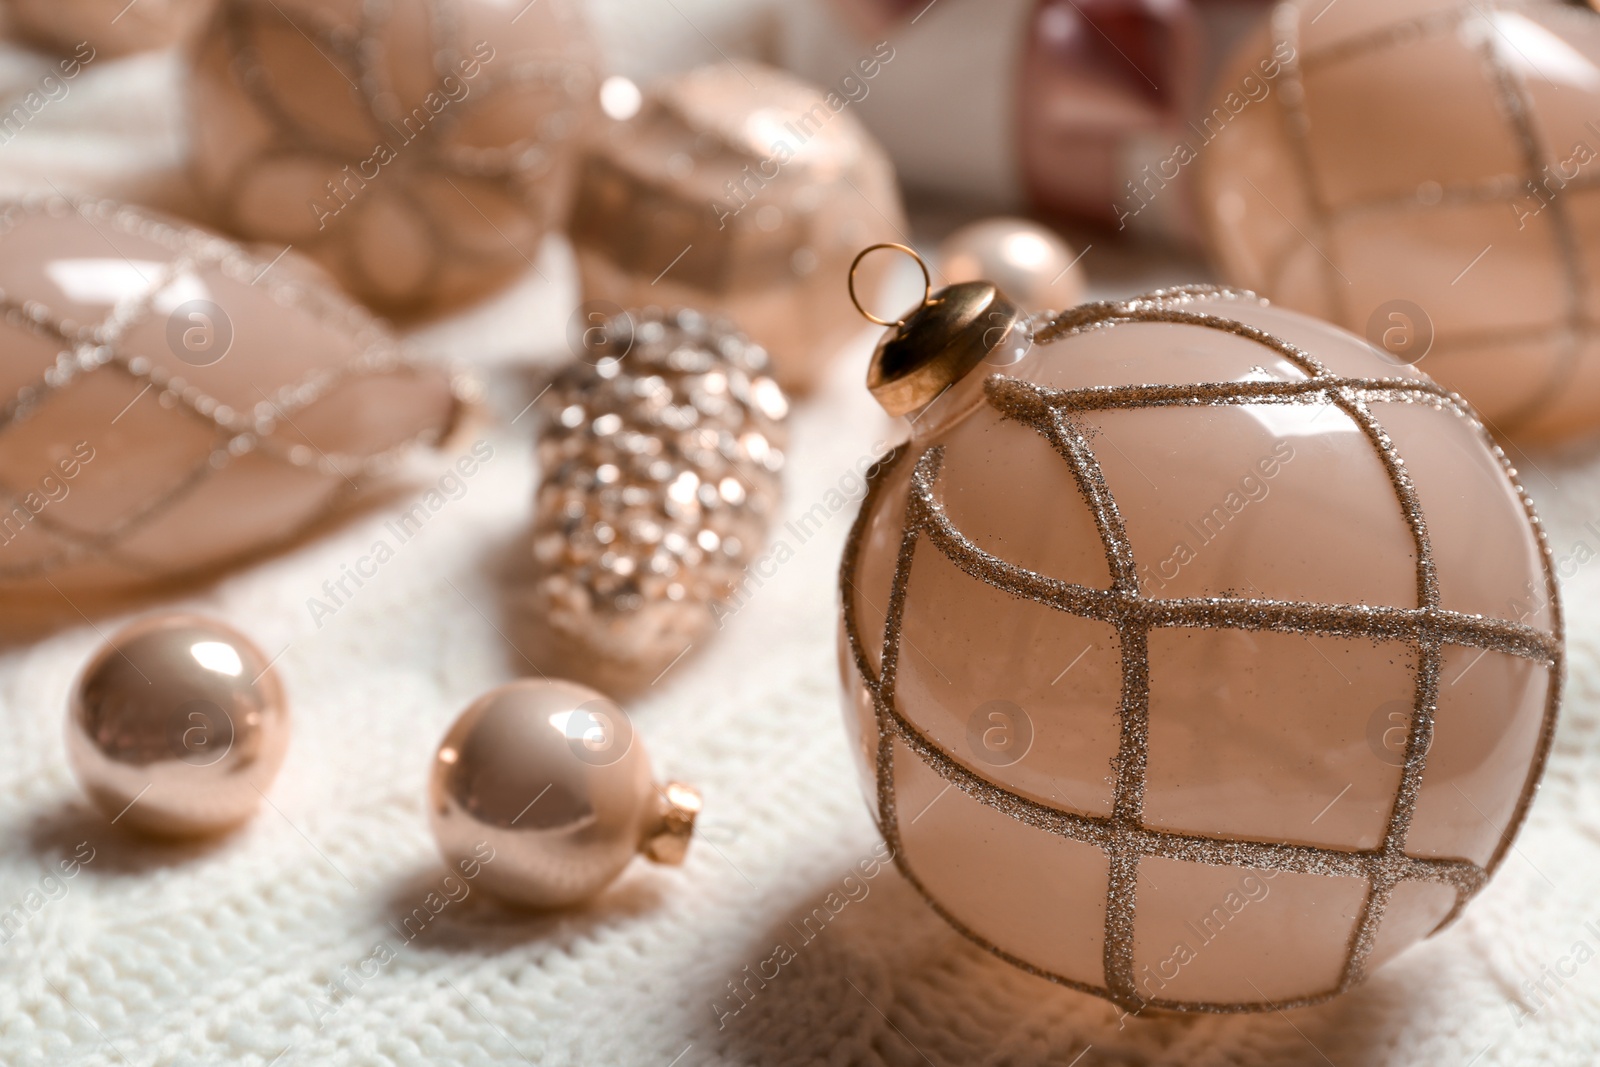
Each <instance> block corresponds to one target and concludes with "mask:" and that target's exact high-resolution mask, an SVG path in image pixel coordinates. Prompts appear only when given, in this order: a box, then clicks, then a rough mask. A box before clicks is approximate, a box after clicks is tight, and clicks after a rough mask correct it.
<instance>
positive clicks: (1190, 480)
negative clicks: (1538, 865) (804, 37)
mask: <svg viewBox="0 0 1600 1067" xmlns="http://www.w3.org/2000/svg"><path fill="white" fill-rule="evenodd" d="M1335 10H1337V8H1336V9H1335ZM1330 17H1331V16H1330ZM953 288H959V287H953ZM950 292H951V290H946V294H949V293H950ZM951 303H953V301H951V300H949V299H946V300H945V301H944V302H943V306H948V305H950V304H951ZM938 313H940V312H938V311H937V309H936V306H935V305H929V306H928V308H925V309H923V310H922V311H919V312H918V313H916V314H913V316H912V317H911V320H910V322H909V323H908V325H907V326H906V327H905V328H904V330H903V331H901V332H896V333H893V334H892V335H891V338H890V339H888V340H886V342H885V343H884V344H883V345H881V346H880V348H879V352H878V355H877V357H876V360H875V364H874V372H873V374H874V377H873V379H872V380H874V381H876V382H878V383H879V384H880V385H881V384H882V382H884V381H889V382H890V383H891V384H892V382H893V381H895V380H903V381H920V384H919V386H918V387H919V388H922V389H924V390H925V391H927V392H929V393H931V392H932V391H933V390H934V389H936V388H937V387H938V384H939V383H938V382H937V380H936V375H934V376H933V377H931V378H930V377H929V375H930V374H931V373H932V372H931V371H930V367H931V368H933V369H934V370H936V369H937V359H936V357H935V355H934V354H935V353H937V352H939V346H938V345H936V344H921V345H919V344H918V343H917V341H916V338H917V336H918V332H919V331H920V330H921V329H922V323H921V322H920V321H919V320H920V319H922V318H925V317H927V316H930V315H935V314H938ZM975 321H976V323H977V325H976V326H975V327H974V329H976V330H979V331H983V330H985V329H986V327H985V326H984V320H983V318H981V317H979V318H978V319H976V320H975ZM908 339H910V343H908ZM1034 340H1035V342H1036V343H1035V345H1034V347H1033V348H1032V349H1031V350H1030V351H1029V352H1028V353H1027V354H1026V355H1024V356H1023V357H1022V358H1021V359H1020V361H1019V362H1016V363H1015V364H1014V365H1011V366H1003V367H1001V366H984V365H983V364H982V363H981V362H978V363H976V365H975V366H973V367H972V369H970V370H968V371H967V372H966V373H965V375H964V376H959V375H951V376H950V377H951V378H952V379H953V381H954V384H953V385H952V386H951V388H949V389H948V391H946V392H945V393H944V394H943V396H942V397H940V399H938V400H937V401H935V402H934V403H933V404H932V405H930V406H929V407H927V408H925V409H924V411H923V413H922V414H921V415H920V416H919V417H918V418H917V420H916V422H915V435H914V436H913V438H912V440H911V441H910V442H909V443H908V444H907V445H906V446H905V447H904V449H903V450H902V451H901V452H900V453H899V454H898V455H897V456H896V457H895V458H894V459H893V461H892V462H891V463H889V464H886V465H885V468H884V469H883V470H882V471H881V473H879V474H878V475H877V476H876V477H875V479H874V482H873V485H872V488H871V490H870V493H869V495H868V497H867V499H866V501H865V503H864V504H863V506H862V510H861V514H860V517H859V519H858V520H857V522H856V526H855V528H854V531H853V533H852V535H851V539H850V542H849V544H848V547H847V549H846V555H845V560H844V564H843V567H842V572H841V573H842V583H841V591H842V595H843V600H844V614H843V630H842V636H841V658H842V667H843V673H844V678H845V687H846V694H847V699H846V719H847V722H848V725H849V728H850V732H851V734H852V737H853V738H854V742H855V743H854V744H853V746H852V748H853V749H854V751H855V753H856V755H857V756H858V758H859V760H860V771H861V774H862V777H863V780H864V781H865V783H866V784H867V787H868V791H869V796H870V800H871V803H872V804H873V806H874V808H875V810H876V812H877V815H878V819H879V824H880V827H881V829H882V831H883V833H884V836H885V837H886V839H887V840H888V842H889V844H890V845H891V846H892V847H893V849H894V852H895V855H896V860H897V862H898V863H899V865H900V867H901V869H902V871H903V872H904V873H905V874H906V876H907V877H908V878H909V879H911V881H912V883H913V884H914V885H915V886H916V887H917V888H918V889H919V890H920V891H921V892H922V893H923V895H924V896H925V897H926V898H927V899H928V901H929V902H930V903H931V904H932V905H933V906H934V907H935V908H936V909H937V910H938V912H939V913H940V914H941V915H943V916H944V917H945V918H946V919H948V920H949V921H950V922H951V923H952V924H953V925H954V926H955V927H956V928H957V929H958V930H960V931H961V932H962V933H964V934H966V935H967V936H968V937H970V938H972V939H973V940H974V941H976V942H977V943H978V944H980V945H983V946H985V947H986V948H988V949H989V950H991V951H992V952H994V953H996V954H997V955H999V956H1001V957H1003V958H1005V959H1007V960H1010V961H1011V962H1013V963H1015V964H1017V965H1019V966H1021V967H1023V968H1025V969H1027V970H1029V971H1032V972H1034V973H1036V974H1039V975H1042V976H1044V977H1047V978H1050V979H1053V980H1055V981H1057V982H1060V983H1062V984H1064V985H1067V986H1070V987H1072V988H1075V989H1080V990H1084V991H1086V992H1090V993H1094V994H1097V995H1099V996H1103V997H1107V998H1110V999H1112V1000H1114V1001H1116V1002H1117V1003H1119V1004H1121V1005H1122V1006H1124V1007H1125V1008H1127V1009H1128V1010H1129V1011H1137V1010H1143V1009H1151V1010H1181V1011H1221V1012H1234V1011H1254V1010H1263V1009H1267V1008H1271V1007H1283V1006H1289V1005H1299V1004H1307V1003H1311V1002H1314V1001H1317V1000H1321V999H1324V998H1326V997H1329V996H1332V995H1334V994H1336V993H1338V992H1340V991H1342V990H1345V989H1347V988H1349V987H1350V986H1351V985H1353V984H1354V983H1356V982H1358V981H1360V980H1361V978H1362V977H1363V976H1365V975H1366V974H1367V973H1368V972H1370V971H1371V970H1372V969H1373V968H1374V967H1376V966H1378V965H1380V964H1381V963H1383V962H1384V961H1385V960H1388V959H1390V958H1391V957H1393V956H1394V955H1395V954H1396V953H1398V952H1400V951H1401V950H1403V949H1404V948H1406V947H1407V946H1408V945H1410V944H1412V943H1414V942H1416V941H1418V940H1419V939H1421V938H1424V937H1426V936H1428V935H1429V934H1431V933H1432V932H1434V931H1435V930H1437V929H1439V928H1440V927H1441V926H1442V925H1443V924H1445V923H1447V922H1449V921H1450V920H1451V919H1453V918H1454V917H1455V916H1456V915H1457V914H1458V913H1459V912H1460V910H1461V908H1462V906H1463V905H1464V904H1465V903H1466V901H1467V900H1468V898H1470V897H1471V896H1472V895H1473V894H1474V893H1476V892H1477V891H1478V890H1479V889H1480V888H1481V887H1482V886H1483V884H1484V882H1485V880H1486V879H1487V878H1488V877H1489V875H1490V874H1492V873H1493V872H1494V870H1495V869H1496V867H1498V866H1499V864H1500V862H1501V860H1502V859H1503V858H1504V856H1505V855H1506V851H1507V849H1508V848H1509V847H1510V842H1511V839H1512V836H1513V834H1514V832H1515V831H1516V829H1517V827H1518V825H1519V824H1520V823H1521V821H1522V818H1523V815H1524V814H1525V812H1526V811H1527V807H1528V804H1529V803H1530V801H1531V799H1532V796H1533V793H1534V789H1535V785H1536V783H1537V781H1538V777H1539V773H1540V769H1541V767H1542V764H1543V761H1544V757H1545V753H1546V751H1547V748H1548V745H1549V741H1550V736H1551V730H1552V728H1553V725H1554V722H1555V715H1556V708H1557V704H1558V701H1559V679H1560V663H1561V655H1562V643H1561V621H1560V613H1559V608H1558V605H1557V602H1556V586H1555V581H1554V576H1553V573H1552V571H1551V568H1550V565H1549V560H1548V555H1547V553H1546V551H1545V546H1544V543H1543V538H1542V534H1541V531H1540V528H1539V525H1538V520H1537V518H1536V517H1535V516H1534V514H1533V511H1532V507H1531V505H1530V503H1529V501H1528V499H1527V497H1526V496H1525V495H1524V494H1523V492H1522V490H1521V488H1520V487H1519V486H1518V484H1517V482H1516V479H1515V476H1514V472H1513V471H1512V470H1511V469H1510V468H1509V466H1508V465H1507V463H1506V461H1505V458H1504V457H1503V455H1502V454H1501V453H1500V452H1499V451H1498V450H1497V449H1496V447H1495V445H1494V444H1493V443H1492V442H1491V440H1490V438H1489V437H1488V436H1487V435H1486V434H1485V432H1484V431H1483V429H1482V428H1481V427H1480V425H1479V423H1478V421H1477V420H1476V418H1475V417H1474V416H1473V414H1472V412H1471V410H1470V409H1469V408H1467V407H1466V406H1465V405H1464V404H1463V402H1462V401H1461V400H1460V399H1459V398H1457V397H1456V396H1455V395H1454V394H1452V393H1450V392H1448V391H1446V390H1444V389H1442V388H1440V387H1439V386H1438V385H1436V384H1434V383H1433V382H1432V381H1431V380H1430V379H1429V378H1428V377H1427V376H1426V375H1424V374H1422V373H1420V372H1418V371H1416V370H1414V369H1411V368H1408V367H1395V366H1391V365H1389V364H1387V363H1385V362H1383V361H1382V360H1381V359H1380V358H1379V357H1378V356H1377V355H1375V354H1374V353H1373V352H1372V350H1371V349H1370V348H1369V347H1368V346H1367V345H1365V344H1363V343H1362V342H1361V341H1360V340H1359V339H1358V338H1356V337H1353V336H1351V335H1350V334H1348V333H1345V332H1344V331H1343V330H1340V329H1338V328H1336V327H1332V326H1329V325H1326V324H1324V323H1321V322H1318V321H1316V320H1313V319H1311V318H1308V317H1306V316H1303V315H1300V314H1298V313H1296V312H1293V311H1288V310H1284V309H1280V308H1276V307H1271V306H1268V305H1267V304H1266V302H1264V301H1260V300H1258V299H1256V298H1254V297H1252V296H1250V295H1249V294H1244V293H1237V292H1225V291H1217V290H1175V291H1169V292H1166V293H1157V294H1151V295H1150V296H1147V297H1141V298H1138V299H1136V300H1132V301H1129V302H1127V303H1120V304H1088V305H1084V306H1082V307H1079V308H1077V309H1075V310H1074V311H1072V312H1068V313H1066V314H1064V315H1062V316H1060V317H1059V318H1058V319H1057V320H1055V321H1054V322H1052V323H1051V324H1049V325H1047V326H1046V327H1045V328H1044V329H1042V330H1040V331H1039V332H1038V333H1036V334H1035V336H1034ZM952 351H955V349H949V348H947V349H945V350H944V352H943V354H942V355H941V356H939V357H938V358H947V357H948V356H949V355H950V353H951V352H952ZM969 362H972V361H969ZM996 362H1001V360H998V359H997V360H996ZM917 375H922V376H923V377H922V378H921V379H918V378H917V377H916V376H917ZM880 395H884V394H880Z"/></svg>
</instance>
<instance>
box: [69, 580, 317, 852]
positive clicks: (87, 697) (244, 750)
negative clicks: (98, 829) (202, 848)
mask: <svg viewBox="0 0 1600 1067" xmlns="http://www.w3.org/2000/svg"><path fill="white" fill-rule="evenodd" d="M288 747H289V709H288V705H287V703H286V701H285V699H284V695H283V685H282V683H280V682H279V681H278V676H277V673H276V671H275V670H274V669H273V666H272V663H271V661H270V660H269V659H268V658H267V657H266V656H265V655H264V654H262V652H261V650H260V649H259V648H257V647H256V645H255V643H254V642H252V641H251V640H250V639H249V638H247V637H245V636H244V635H243V634H241V633H239V632H238V631H237V630H235V629H233V627H231V626H227V625H225V624H223V623H220V622H217V621H216V620H214V619H208V618H205V617H204V616H200V615H189V614H184V613H178V612H169V613H165V614H161V615H153V616H150V617H148V618H144V619H140V620H139V621H137V622H135V623H132V624H131V625H129V626H127V627H126V628H124V629H122V630H120V631H118V632H117V633H116V634H115V635H113V636H112V637H111V638H110V640H108V641H107V642H106V643H105V644H104V645H103V646H102V647H101V648H100V650H99V651H98V652H96V653H95V655H94V656H93V657H92V658H91V659H90V660H89V662H88V664H87V665H86V666H85V667H84V669H83V673H82V674H81V675H80V676H79V677H78V681H77V684H76V686H75V687H74V689H73V693H72V701H71V705H70V708H69V710H68V714H67V756H68V759H69V761H70V762H71V764H72V770H73V772H74V773H75V774H76V775H77V777H78V781H79V782H80V783H81V784H82V785H83V789H84V792H85V793H87V794H88V796H89V799H90V800H92V801H94V803H95V805H96V806H97V807H98V808H100V810H101V811H102V812H104V813H105V815H106V817H107V818H108V819H110V820H111V821H112V822H113V823H117V824H120V825H122V826H126V827H128V828H130V829H133V830H136V831H139V832H142V833H147V834H151V835H154V836H158V837H190V836H200V835H206V834H214V833H220V832H221V831H224V830H227V829H230V828H232V827H234V826H236V825H238V824H239V823H241V822H244V821H245V820H246V819H248V818H250V816H251V815H253V814H254V813H255V811H256V808H257V807H258V806H259V805H260V803H261V799H262V797H263V796H264V795H265V792H266V790H267V789H268V788H269V787H270V786H271V785H272V780H273V778H275V777H276V776H277V773H278V768H279V767H280V766H282V764H283V757H284V754H285V752H287V750H288Z"/></svg>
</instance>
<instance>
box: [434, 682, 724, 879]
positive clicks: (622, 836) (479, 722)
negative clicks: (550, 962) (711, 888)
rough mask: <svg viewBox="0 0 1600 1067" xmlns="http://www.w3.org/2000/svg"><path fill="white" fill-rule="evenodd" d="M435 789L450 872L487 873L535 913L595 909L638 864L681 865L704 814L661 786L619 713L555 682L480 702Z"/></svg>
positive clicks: (687, 793) (451, 745) (453, 737)
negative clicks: (584, 904) (637, 859)
mask: <svg viewBox="0 0 1600 1067" xmlns="http://www.w3.org/2000/svg"><path fill="white" fill-rule="evenodd" d="M430 781H431V784H430V787H429V793H428V813H429V817H430V819H431V821H432V825H433V833H434V837H435V839H436V840H437V841H438V843H439V851H440V852H441V853H442V854H443V856H444V859H445V862H446V863H447V864H449V865H450V866H452V867H456V866H458V865H471V864H477V865H479V869H480V870H481V874H482V876H483V882H482V884H483V885H484V886H485V887H486V888H487V889H488V890H489V892H491V893H493V894H494V895H495V896H497V897H500V898H501V899H502V900H505V901H507V902H510V903H513V904H521V905H525V906H528V907H536V908H554V907H563V906H566V905H570V904H576V903H579V902H581V901H584V900H587V899H588V898H590V897H592V896H594V895H595V894H596V893H598V892H600V890H602V889H604V888H605V886H606V885H608V884H609V883H610V882H611V881H612V880H614V879H615V878H616V877H617V875H618V874H620V873H621V872H622V869H623V868H624V867H626V866H627V865H628V862H629V861H630V860H632V859H633V857H634V856H637V855H640V854H641V853H642V854H643V855H644V856H646V857H647V858H649V859H651V860H654V861H655V862H657V863H682V862H683V860H684V857H685V856H686V854H687V852H688V848H689V838H690V835H691V834H692V833H693V832H694V822H695V817H696V816H697V815H698V814H699V813H700V795H699V794H698V793H696V792H695V791H694V790H693V789H691V788H690V787H689V786H686V785H683V784H682V783H679V782H669V783H666V784H664V785H657V784H656V783H655V782H654V781H653V780H652V778H651V774H650V757H649V756H648V755H647V754H646V753H645V750H644V744H643V742H642V741H640V739H639V738H638V737H637V736H635V734H634V731H633V727H632V725H631V724H630V723H629V721H628V717H627V715H626V714H625V713H624V712H623V711H622V709H621V708H619V707H617V705H616V704H615V703H613V702H612V701H611V700H610V699H608V698H607V697H605V696H603V695H601V694H600V693H597V692H596V691H594V690H593V689H588V688H586V687H584V686H581V685H575V684H573V683H572V682H563V681H551V680H547V679H525V680H523V681H520V682H512V683H511V684H509V685H503V686H501V687H500V688H498V689H494V690H491V691H490V692H488V693H485V694H484V695H483V696H481V697H479V698H478V699H477V700H475V701H473V703H472V704H471V705H470V706H469V707H468V708H467V710H465V711H463V712H462V713H461V716H460V717H459V718H458V719H456V721H455V723H454V724H453V725H452V726H451V727H450V730H449V732H447V733H446V734H445V736H444V740H443V741H441V742H440V743H439V750H438V752H437V753H436V754H435V756H434V761H433V773H432V777H431V780H430ZM462 869H463V870H465V869H466V867H465V866H463V867H462Z"/></svg>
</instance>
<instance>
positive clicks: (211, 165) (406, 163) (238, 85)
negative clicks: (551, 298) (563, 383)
mask: <svg viewBox="0 0 1600 1067" xmlns="http://www.w3.org/2000/svg"><path fill="white" fill-rule="evenodd" d="M593 52H594V50H593V46H592V44H591V43H590V41H589V38H588V35H587V31H586V30H585V28H584V25H583V22H582V20H581V18H580V17H579V14H578V12H577V11H576V10H575V9H574V7H573V6H572V4H571V3H570V2H569V0H542V2H540V3H537V4H528V5H510V4H501V3H494V2H491V0H394V2H392V3H384V4H353V3H345V4H337V5H326V4H322V5H317V4H307V3H303V2H291V0H224V2H223V3H222V5H221V8H220V10H219V12H218V15H217V18H216V19H215V20H214V21H213V22H212V25H211V27H210V29H209V30H208V31H207V33H206V35H205V37H204V39H203V40H202V41H201V43H200V45H199V48H198V51H197V53H196V56H195V59H194V71H193V75H192V83H191V87H190V92H189V101H190V106H191V109H192V114H193V133H194V174H195V180H196V183H197V184H198V186H199V188H200V190H201V192H202V194H203V198H204V200H205V202H206V206H207V209H208V210H209V211H210V212H211V213H213V214H214V215H215V220H216V221H217V222H218V224H220V225H222V226H224V227H225V228H227V229H229V230H231V231H232V232H234V233H237V234H240V235H241V236H244V237H246V238H249V239H251V240H259V241H274V242H279V243H287V244H293V245H294V247H295V248H296V249H298V250H299V251H301V252H304V253H306V254H307V255H310V256H312V257H314V258H315V259H317V260H318V261H319V262H320V263H322V264H323V265H324V266H325V267H327V268H328V269H329V270H330V271H331V272H332V273H333V274H334V275H335V276H336V277H337V278H338V279H339V281H340V282H341V283H343V285H344V286H345V287H346V288H347V289H349V290H350V291H351V292H352V293H353V294H355V295H356V296H357V297H358V298H359V299H361V300H363V301H365V302H367V303H368V304H371V305H372V306H374V307H376V308H378V309H379V310H381V311H383V312H385V313H387V314H391V315H415V314H419V313H427V312H433V311H438V310H440V309H444V308H448V307H451V306H454V305H459V304H461V303H463V302H466V301H469V300H473V299H476V298H478V297H481V296H482V295H484V294H485V293H487V292H488V291H490V290H492V289H494V288H496V287H497V286H500V285H502V284H504V283H506V282H508V281H510V280H511V279H512V278H514V277H515V276H517V275H519V274H521V273H523V272H524V271H527V270H529V269H530V268H531V267H532V264H533V262H534V260H535V259H536V257H537V256H538V251H539V245H540V242H541V240H542V238H543V237H544V235H545V233H546V232H547V231H548V230H549V229H550V228H552V226H554V225H556V223H557V221H558V220H559V218H560V216H561V213H562V212H563V211H564V210H565V203H566V194H567V186H568V184H569V180H570V156H571V151H572V146H573V144H574V143H575V139H576V137H577V136H578V134H579V133H580V132H581V130H582V128H583V126H584V124H585V122H586V121H587V119H588V117H589V115H590V113H591V111H592V109H593V101H594V96H595V89H596V84H597V79H596V77H595V62H596V60H595V57H594V54H593Z"/></svg>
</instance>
